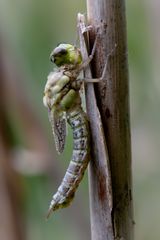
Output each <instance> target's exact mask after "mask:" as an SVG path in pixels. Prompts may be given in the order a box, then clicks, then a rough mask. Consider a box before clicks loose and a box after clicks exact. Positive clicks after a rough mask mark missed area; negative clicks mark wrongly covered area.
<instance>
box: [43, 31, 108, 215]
mask: <svg viewBox="0 0 160 240" xmlns="http://www.w3.org/2000/svg"><path fill="white" fill-rule="evenodd" d="M89 29H90V27H86V31H88V30H89ZM96 44H97V37H96V39H95V42H94V45H93V48H92V51H91V54H90V55H89V56H88V58H87V59H86V60H85V61H83V59H82V54H81V51H80V49H79V48H77V47H76V46H74V45H72V44H66V43H61V44H59V45H58V46H57V47H56V48H55V49H54V50H53V51H52V52H51V55H50V60H51V61H52V62H53V63H54V64H55V65H56V66H57V68H56V69H55V70H54V71H53V72H51V73H50V74H49V75H48V79H47V82H46V85H45V89H44V97H43V103H44V106H45V107H47V109H48V116H49V121H50V123H51V126H52V131H53V135H54V140H55V146H56V150H57V152H58V153H62V152H63V150H64V147H65V139H66V129H67V127H66V123H68V124H69V125H70V126H71V129H72V132H73V152H72V157H71V160H70V163H69V166H68V168H67V170H66V173H65V176H64V178H63V180H62V182H61V184H60V186H59V187H58V190H57V192H56V193H55V194H54V195H53V197H52V200H51V203H50V206H49V210H48V213H47V218H48V217H49V216H50V214H51V213H52V212H54V211H55V210H57V209H60V208H65V207H68V206H69V205H70V204H71V202H72V200H73V198H74V195H75V192H76V190H77V188H78V185H79V183H80V182H81V180H82V178H83V176H84V172H85V170H86V168H87V166H88V163H89V160H90V150H91V147H90V127H89V121H88V117H87V114H86V112H85V111H84V109H83V107H82V99H81V95H80V90H81V88H82V84H83V82H84V81H87V82H99V81H101V80H103V79H104V76H105V73H106V69H107V61H106V64H105V66H104V70H103V73H102V77H101V78H99V79H81V78H79V75H80V73H81V71H83V70H84V69H85V68H86V67H87V66H88V64H89V63H90V62H91V60H92V59H93V56H94V53H95V49H96ZM108 56H109V55H108Z"/></svg>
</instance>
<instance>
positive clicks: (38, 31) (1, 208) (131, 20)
mask: <svg viewBox="0 0 160 240" xmlns="http://www.w3.org/2000/svg"><path fill="white" fill-rule="evenodd" d="M126 4H127V5H126V14H127V30H128V49H129V50H128V51H129V72H130V104H131V132H132V159H133V187H134V212H135V217H134V218H135V223H136V224H135V239H136V240H151V239H154V240H158V239H160V228H159V222H160V206H159V203H160V188H159V182H160V161H159V152H160V134H159V132H160V111H159V104H160V97H159V96H160V81H159V76H160V65H159V56H160V31H159V24H160V14H159V9H160V2H159V1H158V0H152V1H149V0H142V1H138V0H130V1H126ZM78 12H82V13H85V12H86V6H85V1H75V0H68V1H62V0H46V1H39V0H34V1H31V0H27V1H24V0H21V1H20V0H14V1H13V0H0V165H1V166H0V216H1V217H0V239H3V240H20V239H23V240H24V239H26V240H42V239H45V240H51V239H61V240H63V239H64V240H67V239H69V240H72V239H73V240H81V239H83V240H88V239H90V225H89V224H90V223H89V203H88V190H87V174H86V175H85V178H84V181H83V182H82V183H81V185H80V187H79V190H78V192H77V194H76V198H75V200H74V202H73V204H72V206H71V207H70V208H67V209H64V210H62V211H57V212H55V213H54V215H53V216H52V218H51V219H50V220H49V221H47V222H46V221H45V213H46V211H47V208H48V204H49V201H50V200H51V196H52V193H53V192H55V191H56V189H57V186H58V185H59V183H60V181H61V179H62V177H63V175H64V172H65V169H66V167H67V165H68V162H69V159H70V155H71V151H72V149H71V148H72V138H71V133H70V131H69V136H68V138H67V146H66V149H65V151H64V153H63V155H62V156H58V155H57V153H56V151H55V147H54V143H53V137H52V133H51V128H50V124H49V122H48V117H47V111H46V109H45V108H44V107H43V104H42V97H43V89H44V85H45V82H46V77H47V75H48V73H49V72H50V71H51V70H52V68H53V66H52V64H51V63H50V61H49V54H50V52H51V50H52V48H53V47H55V46H56V45H57V44H58V43H60V42H71V43H74V42H75V40H76V15H77V13H78Z"/></svg>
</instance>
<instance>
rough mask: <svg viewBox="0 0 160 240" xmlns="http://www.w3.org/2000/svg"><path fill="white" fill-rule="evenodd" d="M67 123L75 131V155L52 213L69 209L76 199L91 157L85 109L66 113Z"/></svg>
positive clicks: (52, 204) (55, 198)
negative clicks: (60, 209)
mask: <svg viewBox="0 0 160 240" xmlns="http://www.w3.org/2000/svg"><path fill="white" fill-rule="evenodd" d="M66 117H67V121H68V123H69V125H70V126H71V128H72V131H73V153H72V158H71V161H70V164H69V166H68V169H67V171H66V174H65V176H64V178H63V180H62V183H61V185H60V186H59V188H58V191H57V193H56V194H54V196H53V199H52V201H51V204H50V208H49V213H50V211H51V210H52V211H54V210H56V209H58V208H64V207H67V206H68V205H69V204H70V203H71V202H72V200H73V198H74V193H75V191H76V189H77V187H78V185H79V183H80V181H81V179H82V178H83V175H84V171H85V169H86V167H87V165H88V162H89V159H90V156H89V154H90V153H89V152H90V150H89V141H90V134H89V124H88V119H87V116H86V114H85V112H84V111H83V109H82V108H81V107H80V106H78V107H77V108H76V109H74V110H72V111H71V110H70V111H69V112H67V113H66Z"/></svg>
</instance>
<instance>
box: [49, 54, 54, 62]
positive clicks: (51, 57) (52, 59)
mask: <svg viewBox="0 0 160 240" xmlns="http://www.w3.org/2000/svg"><path fill="white" fill-rule="evenodd" d="M50 61H51V62H53V63H54V56H53V55H52V54H51V56H50Z"/></svg>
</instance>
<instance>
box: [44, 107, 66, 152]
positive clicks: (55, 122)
mask: <svg viewBox="0 0 160 240" xmlns="http://www.w3.org/2000/svg"><path fill="white" fill-rule="evenodd" d="M48 116H49V121H50V123H51V126H52V131H53V135H54V140H55V145H56V150H57V152H58V153H62V152H63V150H64V146H65V139H66V119H65V117H64V114H63V113H62V112H59V111H57V110H53V109H52V110H49V112H48Z"/></svg>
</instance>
